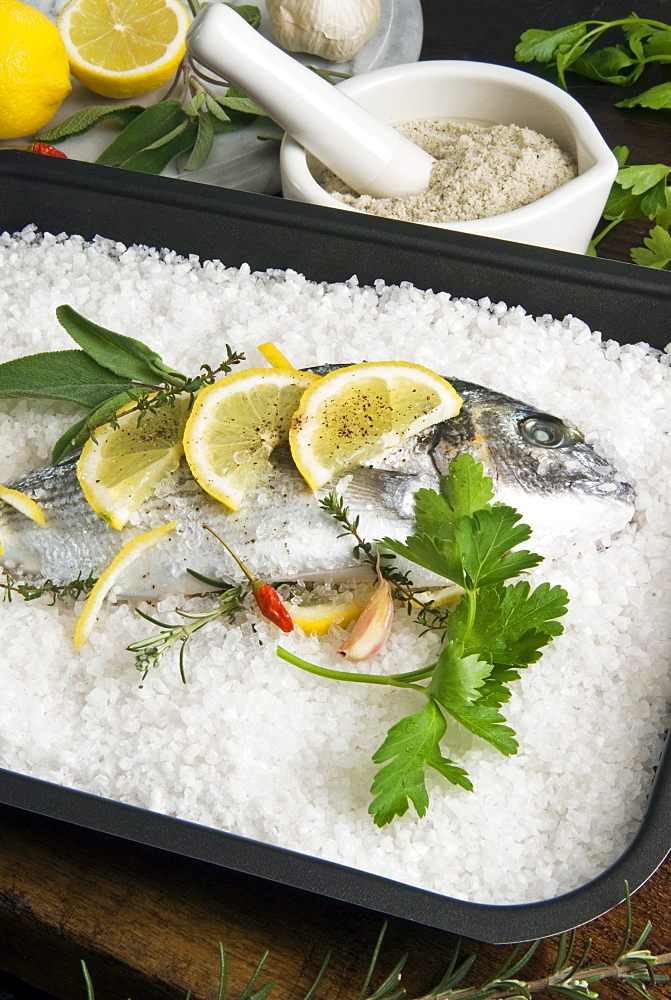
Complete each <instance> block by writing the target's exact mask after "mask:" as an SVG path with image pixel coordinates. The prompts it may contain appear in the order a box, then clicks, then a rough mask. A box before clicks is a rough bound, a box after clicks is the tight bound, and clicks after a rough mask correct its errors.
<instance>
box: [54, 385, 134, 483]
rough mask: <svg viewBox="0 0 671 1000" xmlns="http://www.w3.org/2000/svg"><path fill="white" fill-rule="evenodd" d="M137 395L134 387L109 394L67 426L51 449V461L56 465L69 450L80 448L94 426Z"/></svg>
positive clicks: (104, 420)
mask: <svg viewBox="0 0 671 1000" xmlns="http://www.w3.org/2000/svg"><path fill="white" fill-rule="evenodd" d="M138 395H140V394H139V393H138V392H136V391H135V389H130V390H129V391H127V392H120V393H118V394H117V395H115V396H111V397H110V398H109V399H106V400H105V401H104V402H103V403H101V404H100V406H97V407H95V409H93V410H91V412H90V413H87V414H86V416H85V417H82V418H81V420H78V421H77V423H75V424H73V425H72V427H68V429H67V430H66V431H65V433H64V434H61V436H60V437H59V439H58V441H57V442H56V444H55V445H54V447H53V449H52V452H51V461H52V463H53V464H54V465H58V463H59V462H61V461H62V460H63V459H64V458H65V457H66V456H67V455H69V454H70V453H71V452H73V451H75V450H76V449H77V448H81V447H82V445H83V444H84V443H85V442H86V441H87V440H88V439H89V438H90V437H91V431H94V430H95V429H96V427H100V425H101V424H104V423H105V422H106V421H108V420H109V419H110V418H111V417H113V416H114V414H115V413H117V411H118V410H120V409H121V407H122V406H126V405H127V404H128V403H129V402H131V401H132V400H133V399H136V398H137V397H138Z"/></svg>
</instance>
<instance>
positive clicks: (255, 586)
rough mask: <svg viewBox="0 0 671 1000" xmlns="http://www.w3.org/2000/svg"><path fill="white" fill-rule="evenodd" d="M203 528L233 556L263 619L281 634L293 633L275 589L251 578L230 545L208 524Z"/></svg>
mask: <svg viewBox="0 0 671 1000" xmlns="http://www.w3.org/2000/svg"><path fill="white" fill-rule="evenodd" d="M203 527H204V528H207V530H208V531H209V532H211V534H213V535H214V537H215V538H216V539H217V540H218V541H219V542H221V544H222V545H223V546H224V548H225V549H226V550H227V551H228V552H229V553H230V554H231V555H232V556H233V558H234V559H235V561H236V563H237V564H238V566H239V567H240V569H241V570H242V572H243V573H244V574H245V576H246V577H247V579H248V580H249V582H250V583H251V585H252V593H253V594H254V600H255V601H256V604H257V607H258V609H259V611H260V612H261V614H262V615H263V617H264V618H267V619H268V621H269V622H272V623H273V625H277V627H278V628H280V629H282V631H283V632H293V630H294V623H293V622H292V620H291V615H290V614H289V612H288V611H287V609H286V608H285V606H284V605H283V604H282V598H281V597H280V595H279V594H278V593H277V591H276V590H275V588H274V587H271V586H270V584H269V583H265V582H264V581H263V580H259V579H258V578H257V577H255V576H252V574H251V573H250V572H249V570H248V569H247V567H246V566H245V564H244V563H243V562H242V560H240V559H238V557H237V556H236V554H235V552H234V551H233V549H232V548H231V547H230V545H228V544H227V543H226V542H225V541H224V539H223V538H222V537H221V536H220V535H218V534H217V532H216V531H214V530H213V529H212V528H211V527H210V526H209V524H204V525H203Z"/></svg>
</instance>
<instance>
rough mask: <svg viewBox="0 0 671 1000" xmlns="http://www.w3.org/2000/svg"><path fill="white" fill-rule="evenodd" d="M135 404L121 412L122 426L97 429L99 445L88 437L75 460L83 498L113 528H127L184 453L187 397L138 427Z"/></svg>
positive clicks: (147, 416) (152, 413) (147, 417)
mask: <svg viewBox="0 0 671 1000" xmlns="http://www.w3.org/2000/svg"><path fill="white" fill-rule="evenodd" d="M134 405H135V404H134V403H130V404H129V405H128V406H127V407H123V408H122V409H121V410H120V411H119V413H118V414H117V420H118V427H112V425H111V424H104V425H103V426H102V427H99V428H98V429H97V430H96V432H95V441H94V440H93V438H89V440H88V441H87V442H86V444H85V445H84V447H83V449H82V453H81V455H80V456H79V461H78V462H77V479H78V480H79V485H80V486H81V488H82V490H83V491H84V496H85V497H86V499H87V500H88V502H89V504H90V505H91V507H92V508H93V510H94V511H95V512H96V513H97V514H100V516H101V517H103V518H104V519H105V520H106V521H107V522H108V523H109V524H111V526H112V527H113V528H123V526H124V525H125V524H126V522H127V521H128V518H129V517H130V515H131V514H132V513H133V511H135V510H137V509H138V507H139V506H140V505H141V504H142V503H143V502H144V501H145V500H146V499H147V497H148V496H149V495H150V493H151V492H152V490H153V489H154V487H155V486H156V484H157V483H158V481H159V480H160V479H162V478H163V477H164V476H166V475H168V473H170V472H174V471H175V469H176V468H177V466H178V465H179V460H180V458H181V457H182V454H183V451H184V449H183V447H182V434H183V432H184V424H185V423H186V417H187V412H188V407H189V399H188V397H184V398H182V397H178V398H177V399H176V400H175V404H174V406H170V405H167V406H163V407H162V408H161V409H160V410H150V411H148V412H147V413H146V414H145V415H144V416H143V418H142V420H141V422H140V424H139V425H138V414H137V412H136V411H134V410H133V407H134ZM129 411H132V412H129Z"/></svg>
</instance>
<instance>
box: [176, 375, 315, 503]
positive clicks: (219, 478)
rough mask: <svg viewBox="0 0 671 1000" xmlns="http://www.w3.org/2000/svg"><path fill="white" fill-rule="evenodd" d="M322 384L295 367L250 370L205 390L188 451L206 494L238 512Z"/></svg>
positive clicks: (189, 425) (192, 418)
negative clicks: (308, 395)
mask: <svg viewBox="0 0 671 1000" xmlns="http://www.w3.org/2000/svg"><path fill="white" fill-rule="evenodd" d="M318 379H319V376H318V375H314V374H313V373H312V372H301V371H297V370H296V369H293V368H250V369H248V370H247V371H243V372H236V373H235V374H234V375H227V376H226V377H225V378H222V379H221V380H220V381H219V382H213V383H212V385H208V386H206V387H205V388H204V389H202V390H201V391H200V392H199V394H198V396H197V397H196V401H195V403H194V405H193V410H192V411H191V414H190V415H189V419H188V420H187V422H186V427H185V429H184V451H185V454H186V460H187V462H188V463H189V468H190V469H191V472H192V474H193V476H194V478H195V479H196V480H197V481H198V482H199V483H200V485H201V486H202V487H203V489H204V490H205V491H206V492H207V493H209V494H210V495H211V496H213V497H215V498H216V499H217V500H220V501H221V502H222V503H224V504H226V506H227V507H230V508H231V509H232V510H237V508H238V507H239V506H240V503H241V502H242V500H243V498H244V497H245V495H246V494H247V493H248V491H249V490H251V489H253V488H254V487H256V486H258V485H260V484H261V483H262V482H263V480H264V479H265V478H266V477H267V476H268V475H269V474H270V472H271V468H272V467H271V463H270V453H271V452H272V450H273V448H275V447H276V446H277V445H278V444H280V443H281V442H282V441H286V440H287V438H288V435H289V425H290V423H291V417H292V415H293V413H294V412H295V410H296V408H297V406H298V404H299V402H300V398H301V396H302V395H303V393H304V392H305V391H306V389H307V388H308V387H309V386H310V385H312V384H313V382H315V381H318Z"/></svg>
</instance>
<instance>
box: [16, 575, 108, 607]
mask: <svg viewBox="0 0 671 1000" xmlns="http://www.w3.org/2000/svg"><path fill="white" fill-rule="evenodd" d="M97 579H98V578H97V577H95V576H92V575H91V574H90V573H89V575H88V576H82V574H81V573H79V574H78V575H77V577H76V579H74V580H71V581H70V582H69V583H63V584H55V583H54V582H53V580H44V581H43V582H42V583H38V584H33V583H20V582H19V581H18V580H15V579H14V577H12V576H10V574H9V573H6V574H5V579H4V581H3V583H2V584H0V591H2V599H3V601H7V602H8V603H11V601H12V598H13V597H14V596H18V597H21V598H23V600H24V601H36V600H37V599H38V598H39V597H48V598H49V603H50V605H51V606H53V605H54V604H55V603H56V601H58V600H59V599H60V598H65V597H72V598H74V599H75V600H76V599H77V598H78V597H81V596H82V595H83V594H88V593H90V591H91V590H93V587H94V586H95V584H96V581H97Z"/></svg>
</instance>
